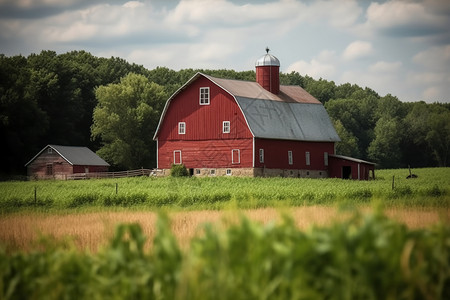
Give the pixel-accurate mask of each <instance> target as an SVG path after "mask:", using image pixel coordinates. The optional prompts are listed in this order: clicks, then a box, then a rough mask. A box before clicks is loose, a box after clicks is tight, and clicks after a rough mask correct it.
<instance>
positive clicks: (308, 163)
mask: <svg viewBox="0 0 450 300" xmlns="http://www.w3.org/2000/svg"><path fill="white" fill-rule="evenodd" d="M305 160H306V165H307V166H309V165H311V155H310V154H309V152H306V153H305Z"/></svg>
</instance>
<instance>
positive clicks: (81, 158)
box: [25, 145, 109, 166]
mask: <svg viewBox="0 0 450 300" xmlns="http://www.w3.org/2000/svg"><path fill="white" fill-rule="evenodd" d="M48 148H51V149H53V150H55V151H56V152H57V153H58V154H59V155H61V157H62V158H64V159H65V160H66V161H67V162H68V163H69V164H71V165H83V166H109V164H108V163H107V162H106V161H104V160H103V159H102V158H101V157H100V156H98V155H97V154H95V153H94V152H93V151H91V150H90V149H89V148H87V147H77V146H60V145H47V146H45V147H44V148H43V149H42V150H41V151H39V153H38V154H36V155H35V156H34V157H33V158H32V159H31V160H30V161H29V162H28V163H27V164H26V165H25V166H28V165H29V164H30V163H31V162H32V161H33V160H35V159H36V157H38V156H39V155H41V153H42V152H44V151H45V150H47V149H48Z"/></svg>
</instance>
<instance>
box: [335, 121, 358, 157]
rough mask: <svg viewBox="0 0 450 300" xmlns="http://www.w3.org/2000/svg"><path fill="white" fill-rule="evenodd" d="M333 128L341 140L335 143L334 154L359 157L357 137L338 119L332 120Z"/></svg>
mask: <svg viewBox="0 0 450 300" xmlns="http://www.w3.org/2000/svg"><path fill="white" fill-rule="evenodd" d="M333 124H334V128H335V129H336V132H337V134H338V135H339V137H340V138H341V141H340V142H338V143H337V144H336V154H339V155H345V156H351V157H360V156H361V155H360V153H359V150H358V139H357V138H356V137H355V136H354V135H353V134H352V133H351V132H349V131H347V129H345V127H344V125H342V123H341V121H340V120H337V121H334V122H333Z"/></svg>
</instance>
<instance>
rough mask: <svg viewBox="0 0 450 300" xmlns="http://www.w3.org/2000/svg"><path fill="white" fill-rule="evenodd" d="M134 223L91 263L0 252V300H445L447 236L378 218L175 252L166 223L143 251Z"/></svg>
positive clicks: (203, 243)
mask: <svg viewBox="0 0 450 300" xmlns="http://www.w3.org/2000/svg"><path fill="white" fill-rule="evenodd" d="M145 240H146V237H145V236H143V234H142V230H141V228H140V227H139V226H138V225H136V224H129V225H121V226H119V227H118V228H117V231H116V235H115V237H114V238H113V239H112V240H111V242H110V245H109V246H108V247H106V248H104V249H103V250H101V251H99V252H98V253H95V254H90V253H85V252H79V251H77V250H75V249H74V248H73V247H71V246H70V245H55V244H54V242H53V243H52V242H47V243H46V244H44V248H43V249H42V248H41V250H36V251H33V252H31V253H13V254H6V253H5V252H4V251H2V250H1V248H0V299H215V300H216V299H219V300H220V299H449V296H450V227H449V226H448V225H447V226H445V225H441V226H437V227H433V228H427V229H419V230H411V229H408V228H407V227H406V226H404V225H401V224H398V223H395V222H394V221H392V220H389V219H387V218H386V217H383V216H382V215H378V214H375V215H369V216H366V217H361V216H358V215H356V216H355V217H354V218H352V219H350V220H349V221H345V222H341V223H336V224H333V225H331V226H328V227H320V228H312V229H311V230H309V231H307V232H303V231H300V230H299V229H298V228H297V227H296V226H295V222H294V221H293V220H292V219H290V218H285V219H284V222H282V223H281V224H279V225H269V226H263V225H261V224H258V223H253V222H250V221H249V220H248V219H245V218H244V219H242V221H241V222H240V223H238V224H234V225H230V226H229V227H228V229H226V230H224V231H217V230H215V229H214V228H212V227H211V226H207V227H206V228H205V230H204V234H203V235H201V236H199V237H197V238H195V239H194V240H192V241H191V244H190V248H189V249H187V250H186V251H182V250H181V249H180V247H179V245H178V244H177V241H176V239H175V237H174V236H173V234H172V232H171V231H170V224H169V222H168V220H167V218H165V217H160V218H159V221H158V222H157V230H156V236H155V238H154V239H153V245H152V248H151V250H150V251H146V250H145V249H144V243H145Z"/></svg>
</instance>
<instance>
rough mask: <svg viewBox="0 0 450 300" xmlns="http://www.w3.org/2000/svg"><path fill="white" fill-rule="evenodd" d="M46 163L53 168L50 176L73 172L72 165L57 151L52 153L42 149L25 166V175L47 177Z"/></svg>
mask: <svg viewBox="0 0 450 300" xmlns="http://www.w3.org/2000/svg"><path fill="white" fill-rule="evenodd" d="M48 164H51V165H52V168H53V175H52V176H50V177H61V175H66V174H72V173H73V167H72V165H71V164H69V163H68V162H67V161H66V160H65V159H64V158H62V157H61V156H60V155H59V154H58V153H56V152H55V151H53V153H47V151H44V152H42V153H41V155H39V156H38V157H36V158H35V159H34V160H33V161H32V162H31V163H30V164H29V165H28V166H27V175H28V176H31V177H36V178H48V177H49V176H48V175H47V165H48Z"/></svg>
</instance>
